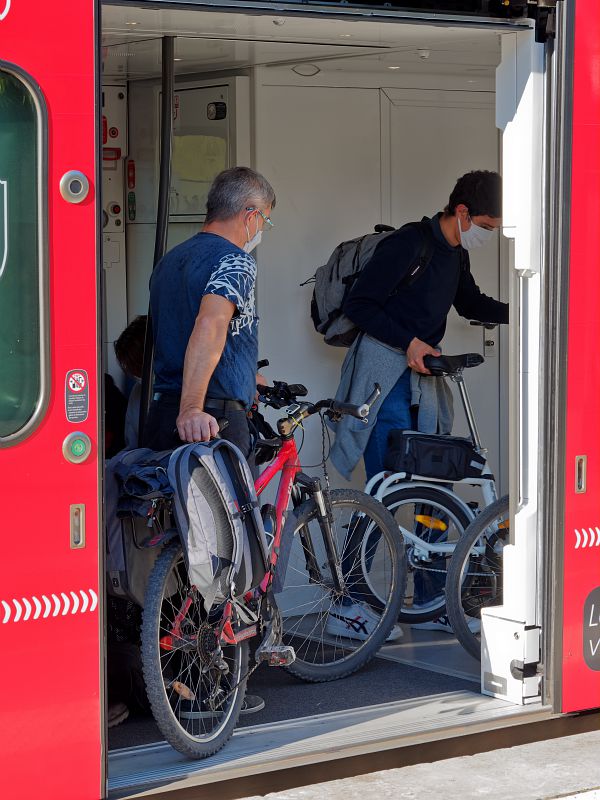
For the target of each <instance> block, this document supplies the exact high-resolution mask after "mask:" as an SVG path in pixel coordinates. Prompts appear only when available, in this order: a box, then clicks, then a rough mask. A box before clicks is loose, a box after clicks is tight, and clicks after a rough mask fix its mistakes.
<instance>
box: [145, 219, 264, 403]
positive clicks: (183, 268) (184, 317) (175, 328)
mask: <svg viewBox="0 0 600 800" xmlns="http://www.w3.org/2000/svg"><path fill="white" fill-rule="evenodd" d="M255 284H256V261H255V260H254V258H253V257H252V256H251V255H249V254H248V253H246V252H244V251H243V250H241V249H240V248H239V247H237V246H236V245H234V244H233V243H232V242H230V241H228V240H227V239H224V238H223V237H222V236H217V235H216V234H214V233H198V234H196V235H195V236H193V237H192V238H191V239H188V240H187V241H185V242H183V243H182V244H180V245H178V246H177V247H175V248H173V250H170V251H169V252H168V253H167V254H166V255H165V256H164V258H162V259H161V260H160V261H159V263H158V264H157V265H156V269H155V270H154V272H153V274H152V278H151V280H150V308H151V312H152V325H153V331H154V373H155V380H154V388H155V390H156V391H158V392H171V393H178V392H180V391H181V385H182V380H183V362H184V358H185V351H186V349H187V345H188V341H189V338H190V336H191V334H192V330H193V329H194V323H195V321H196V317H197V316H198V311H199V309H200V302H201V300H202V298H203V297H204V295H207V294H217V295H220V296H221V297H225V298H226V299H227V300H230V301H231V302H232V303H233V304H234V305H235V307H236V311H235V312H234V315H233V318H232V320H231V322H230V324H229V330H228V332H227V339H226V341H225V347H224V349H223V354H222V356H221V360H220V361H219V363H218V365H217V368H216V369H215V371H214V373H213V375H212V378H211V380H210V383H209V385H208V391H207V397H211V398H218V399H228V400H239V401H240V402H242V403H244V405H245V406H247V407H249V406H250V404H251V403H252V400H253V398H254V394H255V391H256V361H257V358H258V318H257V316H256V308H255V292H254V290H255Z"/></svg>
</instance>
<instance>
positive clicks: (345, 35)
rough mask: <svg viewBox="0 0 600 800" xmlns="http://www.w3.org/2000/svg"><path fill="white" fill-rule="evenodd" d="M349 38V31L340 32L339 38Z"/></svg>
mask: <svg viewBox="0 0 600 800" xmlns="http://www.w3.org/2000/svg"><path fill="white" fill-rule="evenodd" d="M351 38H352V34H351V33H340V39H351Z"/></svg>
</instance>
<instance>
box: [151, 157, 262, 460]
mask: <svg viewBox="0 0 600 800" xmlns="http://www.w3.org/2000/svg"><path fill="white" fill-rule="evenodd" d="M274 205H275V193H274V191H273V189H272V187H271V185H270V184H269V183H268V181H267V180H266V179H265V178H263V176H262V175H260V174H259V173H258V172H255V171H254V170H252V169H249V168H248V167H233V168H232V169H228V170H225V171H224V172H221V173H220V174H219V175H217V177H216V178H215V180H214V182H213V184H212V186H211V188H210V191H209V193H208V198H207V203H206V221H205V223H204V226H203V228H202V231H201V232H200V233H197V234H196V235H195V236H193V237H192V238H191V239H188V240H187V241H185V242H183V243H182V244H180V245H178V246H177V247H175V248H174V249H173V250H171V251H170V252H168V253H167V254H166V255H165V257H164V258H163V259H161V261H160V262H159V263H158V264H157V266H156V269H155V270H154V272H153V274H152V278H151V281H150V309H151V313H152V326H153V334H154V374H155V381H154V396H153V401H152V405H151V406H150V411H149V414H148V420H147V423H146V425H145V431H144V437H143V439H144V442H143V443H144V445H145V446H147V447H151V448H153V449H155V450H166V449H170V448H173V447H178V446H179V445H181V442H182V441H183V442H200V441H208V440H209V439H210V438H211V437H212V436H215V435H216V434H217V433H218V423H217V418H222V417H224V418H225V419H227V420H228V423H229V424H228V426H227V427H226V428H225V430H224V431H223V433H222V436H223V438H225V439H229V440H230V441H232V442H233V443H234V444H236V445H237V446H238V447H239V448H240V449H241V450H242V452H244V454H245V455H249V454H250V433H249V429H248V421H247V416H246V412H247V410H248V409H249V407H250V405H251V404H252V401H253V398H254V395H255V393H256V362H257V358H258V318H257V316H256V308H255V284H256V261H255V260H254V258H253V256H252V255H250V253H251V251H252V250H253V249H254V247H256V245H257V244H258V243H259V242H260V239H261V236H262V232H263V230H264V229H265V227H267V228H269V227H271V226H272V224H273V223H272V222H271V220H270V217H269V215H270V213H271V209H272V208H273V207H274Z"/></svg>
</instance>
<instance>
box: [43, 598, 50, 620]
mask: <svg viewBox="0 0 600 800" xmlns="http://www.w3.org/2000/svg"><path fill="white" fill-rule="evenodd" d="M42 600H43V601H44V619H46V617H47V616H49V614H50V609H51V608H52V605H51V603H50V600H48V598H47V597H46V595H45V594H43V595H42Z"/></svg>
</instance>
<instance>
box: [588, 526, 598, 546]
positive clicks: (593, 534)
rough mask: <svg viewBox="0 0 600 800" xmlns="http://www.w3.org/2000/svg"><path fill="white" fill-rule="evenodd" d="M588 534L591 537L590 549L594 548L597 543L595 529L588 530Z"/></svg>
mask: <svg viewBox="0 0 600 800" xmlns="http://www.w3.org/2000/svg"><path fill="white" fill-rule="evenodd" d="M588 533H589V535H590V543H589V544H588V547H593V546H594V543H595V541H596V534H595V533H594V529H593V528H588Z"/></svg>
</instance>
